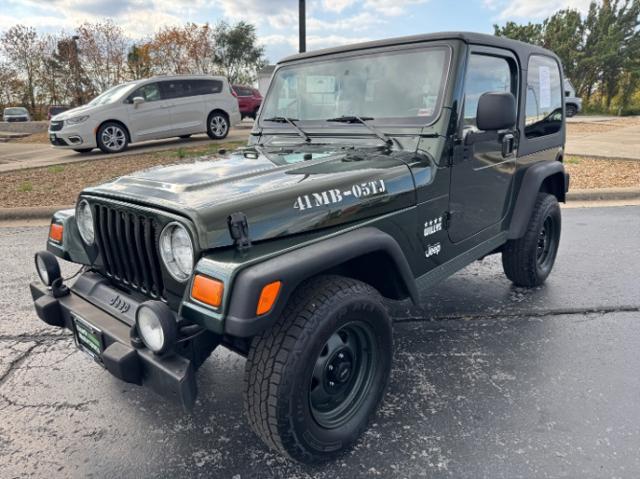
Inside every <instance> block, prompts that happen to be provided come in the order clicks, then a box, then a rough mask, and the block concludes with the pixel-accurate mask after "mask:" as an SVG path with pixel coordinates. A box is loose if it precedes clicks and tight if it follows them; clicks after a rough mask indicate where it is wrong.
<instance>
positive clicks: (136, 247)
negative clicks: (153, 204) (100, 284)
mask: <svg viewBox="0 0 640 479" xmlns="http://www.w3.org/2000/svg"><path fill="white" fill-rule="evenodd" d="M94 215H95V225H96V230H95V236H96V243H97V244H98V249H99V251H100V256H101V257H102V260H103V263H104V268H105V273H106V274H107V276H109V277H111V278H113V279H114V280H115V281H116V282H120V283H122V284H123V285H125V286H127V287H129V288H131V289H134V290H137V291H140V292H141V293H144V294H146V295H149V296H151V297H154V298H160V297H163V294H164V285H163V282H162V271H161V270H160V258H159V257H158V250H157V246H156V245H157V244H158V235H159V234H160V225H158V223H156V222H155V221H154V220H153V219H152V218H149V217H146V216H143V215H140V214H138V213H134V212H131V211H129V210H122V209H117V208H113V207H111V206H106V205H102V204H95V205H94Z"/></svg>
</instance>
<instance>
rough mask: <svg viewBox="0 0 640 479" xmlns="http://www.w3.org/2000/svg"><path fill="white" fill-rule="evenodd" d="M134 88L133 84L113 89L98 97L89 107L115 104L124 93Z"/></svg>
mask: <svg viewBox="0 0 640 479" xmlns="http://www.w3.org/2000/svg"><path fill="white" fill-rule="evenodd" d="M132 86H133V84H132V83H125V84H123V85H118V86H114V87H111V88H109V89H108V90H107V91H105V92H104V93H102V94H100V95H98V96H97V97H95V98H94V99H93V100H91V101H90V102H89V103H88V105H89V106H97V105H106V104H107V103H113V102H114V101H116V100H117V99H118V98H120V96H121V94H122V93H124V92H125V91H127V90H129V88H131V87H132Z"/></svg>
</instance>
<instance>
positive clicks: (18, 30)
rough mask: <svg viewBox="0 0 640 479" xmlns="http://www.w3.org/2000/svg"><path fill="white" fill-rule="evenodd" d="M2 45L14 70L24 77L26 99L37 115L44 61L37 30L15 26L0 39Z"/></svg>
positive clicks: (32, 111)
mask: <svg viewBox="0 0 640 479" xmlns="http://www.w3.org/2000/svg"><path fill="white" fill-rule="evenodd" d="M0 45H1V46H2V51H3V52H4V54H5V55H6V57H7V58H8V59H9V61H10V62H11V65H12V66H13V68H14V69H15V70H16V71H17V72H18V73H19V75H21V76H23V78H24V97H25V99H26V100H27V103H28V105H29V107H30V109H31V113H32V114H34V115H35V114H36V88H37V84H38V72H39V70H40V66H41V64H42V59H43V56H42V51H41V50H40V45H39V42H38V34H37V33H36V30H35V29H34V28H32V27H26V26H24V25H15V26H13V27H11V28H9V30H7V31H6V32H5V33H4V34H3V35H2V37H0Z"/></svg>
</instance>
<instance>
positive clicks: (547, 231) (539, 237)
mask: <svg viewBox="0 0 640 479" xmlns="http://www.w3.org/2000/svg"><path fill="white" fill-rule="evenodd" d="M561 224H562V221H561V216H560V206H559V205H558V200H557V199H556V197H555V196H553V195H550V194H547V193H538V197H537V199H536V203H535V206H534V208H533V212H532V214H531V218H530V219H529V224H528V226H527V231H526V232H525V234H524V236H523V237H522V238H519V239H516V240H510V241H508V242H507V244H506V245H505V247H504V249H503V251H502V266H503V269H504V272H505V274H506V275H507V277H508V278H509V279H510V280H511V281H513V282H514V283H515V284H516V285H518V286H526V287H533V286H539V285H541V284H542V283H544V281H545V280H546V279H547V277H548V276H549V274H550V273H551V270H552V269H553V265H554V263H555V260H556V255H557V254H558V246H559V244H560V231H561Z"/></svg>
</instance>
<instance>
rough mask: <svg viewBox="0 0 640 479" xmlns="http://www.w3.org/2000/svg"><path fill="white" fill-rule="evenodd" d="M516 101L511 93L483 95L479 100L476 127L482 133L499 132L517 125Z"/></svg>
mask: <svg viewBox="0 0 640 479" xmlns="http://www.w3.org/2000/svg"><path fill="white" fill-rule="evenodd" d="M516 117H517V114H516V99H515V97H514V96H513V95H512V94H511V93H504V92H501V93H499V92H488V93H483V94H482V95H481V96H480V99H479V100H478V111H477V113H476V126H477V127H478V129H479V130H482V131H497V130H506V129H509V128H513V127H514V126H515V125H516Z"/></svg>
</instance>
